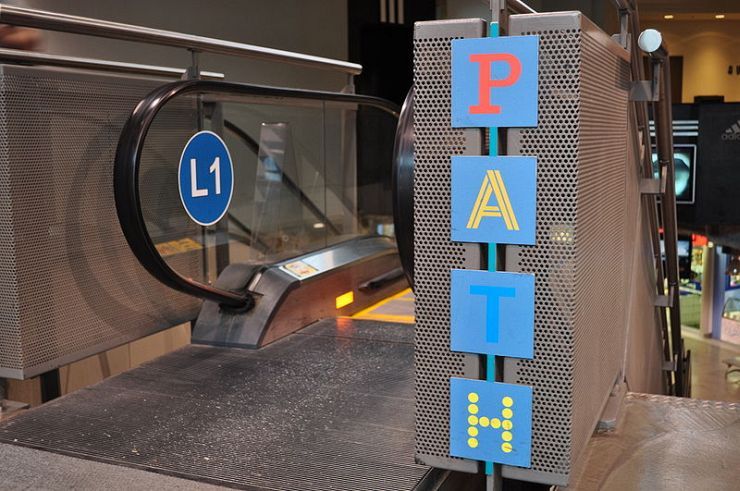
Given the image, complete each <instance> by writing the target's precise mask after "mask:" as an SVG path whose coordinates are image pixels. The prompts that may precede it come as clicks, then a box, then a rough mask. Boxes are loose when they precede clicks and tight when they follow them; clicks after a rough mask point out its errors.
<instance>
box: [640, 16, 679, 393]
mask: <svg viewBox="0 0 740 491" xmlns="http://www.w3.org/2000/svg"><path fill="white" fill-rule="evenodd" d="M638 45H639V46H640V49H642V50H643V51H644V52H645V53H647V54H648V55H649V56H650V58H651V61H652V67H653V77H654V78H655V77H658V79H657V80H658V89H659V91H660V93H659V97H658V100H657V101H655V102H654V103H653V119H654V120H655V141H656V147H657V151H658V163H659V165H660V168H661V169H662V168H665V169H666V181H667V185H666V187H665V192H664V194H663V199H662V201H661V211H662V212H663V242H664V243H665V261H666V264H665V266H666V276H667V278H668V296H669V315H670V320H671V336H670V337H671V348H672V350H671V353H672V362H673V363H674V364H675V367H676V370H675V395H678V396H686V395H688V385H687V384H686V381H685V380H684V377H683V374H684V371H683V363H684V349H683V340H682V338H681V313H680V309H679V298H678V296H679V293H678V287H679V285H678V243H677V241H678V230H677V229H678V220H677V217H676V187H675V184H674V182H675V163H674V160H673V115H672V108H671V80H670V65H669V57H668V49H667V48H666V46H665V44H663V38H662V36H661V35H660V33H659V32H658V31H656V30H654V29H647V30H645V31H643V32H642V33H641V34H640V37H639V39H638Z"/></svg>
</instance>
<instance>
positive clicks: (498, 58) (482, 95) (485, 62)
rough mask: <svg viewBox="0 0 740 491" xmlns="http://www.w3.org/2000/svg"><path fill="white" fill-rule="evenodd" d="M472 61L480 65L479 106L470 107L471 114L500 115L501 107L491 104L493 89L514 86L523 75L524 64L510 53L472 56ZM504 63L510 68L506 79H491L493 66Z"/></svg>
mask: <svg viewBox="0 0 740 491" xmlns="http://www.w3.org/2000/svg"><path fill="white" fill-rule="evenodd" d="M470 61H471V62H473V63H478V104H477V105H475V106H470V108H469V109H470V113H471V114H500V113H501V106H498V105H492V104H491V89H492V88H494V87H508V86H511V85H514V84H515V83H516V82H517V80H519V77H520V76H521V74H522V63H521V61H519V58H517V57H516V56H514V55H512V54H510V53H486V54H474V55H470ZM495 62H504V63H506V64H507V65H508V66H509V74H508V75H507V76H506V77H505V78H501V79H491V65H492V64H493V63H495Z"/></svg>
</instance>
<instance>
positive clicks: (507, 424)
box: [501, 419, 514, 430]
mask: <svg viewBox="0 0 740 491" xmlns="http://www.w3.org/2000/svg"><path fill="white" fill-rule="evenodd" d="M501 426H503V428H504V429H505V430H510V429H512V428H513V427H514V423H512V422H511V420H509V419H505V420H504V422H503V423H501Z"/></svg>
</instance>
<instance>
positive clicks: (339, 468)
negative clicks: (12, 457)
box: [0, 319, 428, 490]
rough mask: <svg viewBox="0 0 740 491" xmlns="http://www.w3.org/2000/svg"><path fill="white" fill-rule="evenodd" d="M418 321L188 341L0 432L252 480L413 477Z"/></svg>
mask: <svg viewBox="0 0 740 491" xmlns="http://www.w3.org/2000/svg"><path fill="white" fill-rule="evenodd" d="M413 428H414V387H413V326H409V325H401V324H388V323H379V322H372V321H356V320H351V319H332V320H327V321H322V322H319V323H317V324H314V325H312V326H309V327H307V328H305V329H304V330H302V331H301V332H299V333H297V334H294V335H292V336H289V337H287V338H285V339H283V340H281V341H279V342H276V343H274V344H272V345H270V346H268V347H266V348H263V349H261V350H258V351H251V350H240V349H230V348H217V347H207V346H194V345H191V346H187V347H185V348H183V349H181V350H179V351H176V352H174V353H171V354H169V355H166V356H164V357H161V358H159V359H157V360H154V361H153V362H150V363H148V364H145V365H143V366H141V367H139V368H136V369H133V370H130V371H128V372H126V373H123V374H121V375H119V376H117V377H113V378H111V379H108V380H106V381H104V382H102V383H100V384H97V385H94V386H92V387H89V388H87V389H83V390H80V391H78V392H75V393H73V394H70V395H68V396H65V397H62V398H60V399H58V400H56V401H52V402H50V403H47V404H45V405H43V406H41V407H39V408H37V409H33V410H31V411H28V412H27V413H25V414H21V415H19V416H17V417H15V418H12V419H10V420H9V421H6V422H3V423H2V424H1V425H0V441H3V442H8V443H14V444H18V445H24V446H31V447H35V448H39V449H43V450H48V451H52V452H57V453H62V454H67V455H74V456H78V457H83V458H89V459H93V460H98V461H103V462H108V463H113V464H118V465H126V466H133V467H139V468H144V469H147V470H151V471H154V472H160V473H167V474H171V475H174V476H178V477H184V478H188V479H194V480H199V481H202V482H210V483H214V484H220V485H225V486H233V487H239V488H244V489H253V490H267V489H270V490H273V489H294V490H325V489H348V490H349V489H351V490H362V489H367V490H399V489H403V490H408V489H413V488H414V487H415V486H416V485H417V483H418V482H419V481H420V480H421V479H422V478H423V477H424V475H425V474H426V472H427V471H428V468H427V467H424V466H421V465H418V464H415V463H414V460H413V455H414V450H413V448H414V443H413V442H414V437H413V431H414V430H413Z"/></svg>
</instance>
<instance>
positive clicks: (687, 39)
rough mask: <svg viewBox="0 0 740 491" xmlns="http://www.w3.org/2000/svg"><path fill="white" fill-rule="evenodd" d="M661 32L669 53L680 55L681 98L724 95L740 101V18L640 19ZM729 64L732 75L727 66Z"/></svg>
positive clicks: (691, 98)
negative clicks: (737, 19)
mask: <svg viewBox="0 0 740 491" xmlns="http://www.w3.org/2000/svg"><path fill="white" fill-rule="evenodd" d="M647 27H652V28H655V29H658V30H659V31H660V32H661V33H662V34H663V39H664V40H665V42H666V44H667V46H668V50H669V51H670V53H671V56H683V91H682V102H694V96H697V95H724V96H725V102H738V101H740V75H739V74H737V73H736V68H735V67H736V66H740V21H736V20H727V19H725V20H692V21H680V20H678V21H667V20H652V21H650V20H648V21H643V28H647ZM729 66H732V68H733V72H732V75H730V74H728V73H727V72H728V67H729Z"/></svg>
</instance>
